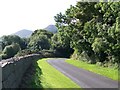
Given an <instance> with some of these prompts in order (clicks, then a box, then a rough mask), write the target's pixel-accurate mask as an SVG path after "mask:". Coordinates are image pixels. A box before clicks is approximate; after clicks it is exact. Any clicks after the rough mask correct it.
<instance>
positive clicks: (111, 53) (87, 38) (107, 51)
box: [55, 2, 120, 66]
mask: <svg viewBox="0 0 120 90" xmlns="http://www.w3.org/2000/svg"><path fill="white" fill-rule="evenodd" d="M119 11H120V2H108V3H105V2H98V3H97V2H93V3H90V2H77V4H76V5H75V6H70V8H68V9H67V10H66V11H65V14H62V13H59V14H57V15H56V16H55V21H56V26H57V27H58V33H57V35H56V36H55V37H58V40H57V42H56V44H59V43H61V44H62V45H63V46H70V48H72V49H74V53H73V55H72V56H73V57H72V58H74V59H77V60H82V59H81V54H82V53H83V52H84V53H85V54H86V56H87V57H89V59H88V58H87V59H86V60H87V61H88V62H91V63H96V62H101V63H108V62H109V63H112V64H115V65H117V64H118V63H119V62H120V56H119V53H120V37H119V35H120V12H119ZM74 56H75V57H74ZM117 66H118V65H117Z"/></svg>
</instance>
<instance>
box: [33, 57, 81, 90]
mask: <svg viewBox="0 0 120 90" xmlns="http://www.w3.org/2000/svg"><path fill="white" fill-rule="evenodd" d="M46 60H47V59H40V60H38V61H37V65H36V66H35V67H36V69H37V70H36V73H35V74H34V79H33V80H32V82H31V86H32V87H34V88H36V87H37V88H80V87H79V86H78V85H77V84H75V83H74V82H73V81H72V80H70V79H69V78H68V77H66V76H65V75H64V74H62V73H61V72H59V71H58V70H56V69H55V68H54V67H52V66H51V65H50V64H48V63H47V62H46Z"/></svg>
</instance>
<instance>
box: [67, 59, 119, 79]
mask: <svg viewBox="0 0 120 90" xmlns="http://www.w3.org/2000/svg"><path fill="white" fill-rule="evenodd" d="M65 62H67V63H69V64H72V65H74V66H76V67H78V68H83V69H85V70H89V71H91V72H94V73H97V74H100V75H103V76H106V77H108V78H111V79H113V80H118V69H112V68H107V67H101V66H98V65H96V64H88V63H86V62H83V61H79V60H71V59H67V60H66V61H65Z"/></svg>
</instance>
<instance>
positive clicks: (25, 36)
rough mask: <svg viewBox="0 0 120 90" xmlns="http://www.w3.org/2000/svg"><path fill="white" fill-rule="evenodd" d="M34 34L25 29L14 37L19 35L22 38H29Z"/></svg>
mask: <svg viewBox="0 0 120 90" xmlns="http://www.w3.org/2000/svg"><path fill="white" fill-rule="evenodd" d="M32 33H33V31H31V30H27V29H23V30H20V31H18V32H16V33H14V35H18V36H20V37H21V38H27V37H30V36H31V34H32Z"/></svg>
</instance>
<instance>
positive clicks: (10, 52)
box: [2, 43, 20, 59]
mask: <svg viewBox="0 0 120 90" xmlns="http://www.w3.org/2000/svg"><path fill="white" fill-rule="evenodd" d="M19 50H20V46H19V44H17V43H14V44H12V45H8V46H6V47H5V48H4V50H3V52H2V53H3V54H2V59H7V58H11V57H13V56H14V55H15V54H17V52H18V51H19Z"/></svg>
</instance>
